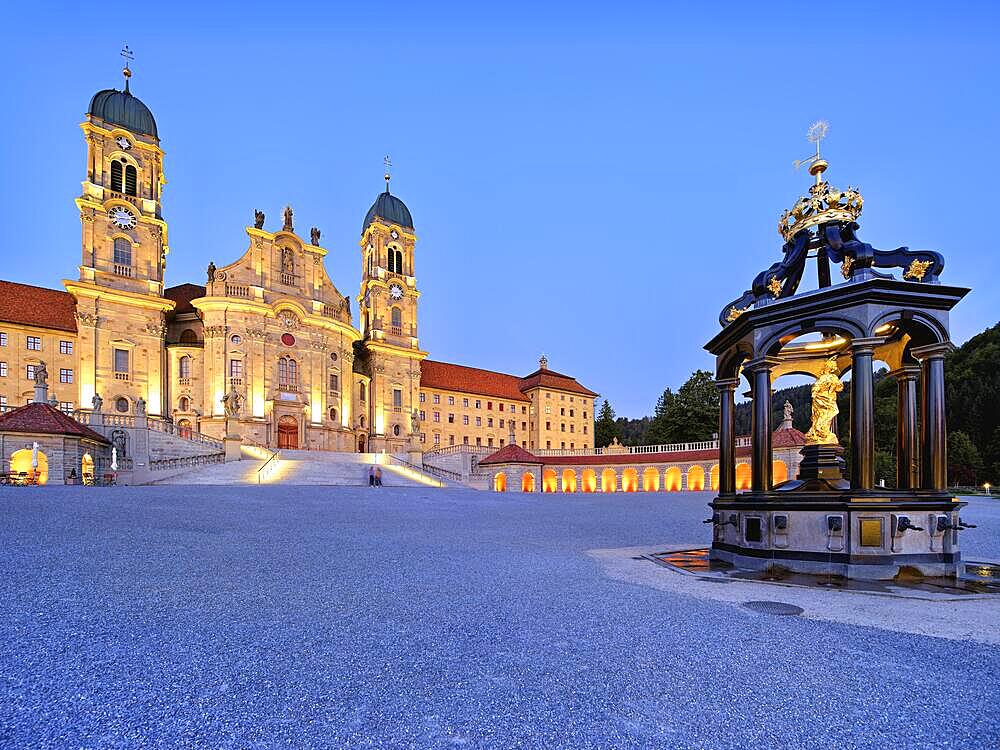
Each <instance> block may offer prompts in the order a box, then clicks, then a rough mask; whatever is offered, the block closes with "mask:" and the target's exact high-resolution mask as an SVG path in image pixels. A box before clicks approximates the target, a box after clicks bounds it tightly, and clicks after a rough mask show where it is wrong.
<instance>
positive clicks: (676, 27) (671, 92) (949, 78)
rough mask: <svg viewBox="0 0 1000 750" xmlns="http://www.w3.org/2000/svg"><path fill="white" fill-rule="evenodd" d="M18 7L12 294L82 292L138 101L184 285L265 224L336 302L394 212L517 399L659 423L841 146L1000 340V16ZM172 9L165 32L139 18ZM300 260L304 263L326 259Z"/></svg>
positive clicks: (451, 338) (960, 321)
mask: <svg viewBox="0 0 1000 750" xmlns="http://www.w3.org/2000/svg"><path fill="white" fill-rule="evenodd" d="M871 5H872V6H876V5H877V7H871V8H865V6H864V5H853V4H851V3H845V2H841V3H832V4H831V3H801V2H798V3H788V4H782V5H777V4H764V3H734V4H727V3H687V4H683V5H680V4H678V5H670V4H661V3H655V4H654V3H649V4H644V3H639V4H630V3H602V4H590V3H582V2H575V3H572V4H570V3H518V2H504V3H502V4H499V3H498V4H496V5H495V6H492V7H487V6H480V5H479V4H477V3H462V4H457V3H455V4H440V5H435V4H433V3H413V2H410V3H405V4H394V3H391V2H379V3H364V4H359V5H353V6H347V5H344V6H341V5H337V4H320V3H317V4H314V5H297V4H295V3H284V4H282V5H280V6H279V5H278V4H273V5H268V6H265V5H260V4H239V5H236V4H231V5H219V4H211V3H205V2H202V3H189V2H162V3H152V4H150V3H147V4H141V5H139V4H134V3H125V4H118V5H107V6H95V5H93V4H86V3H74V4H72V5H70V4H67V5H66V6H65V7H59V6H53V5H47V4H45V3H33V4H30V3H20V4H16V5H14V6H11V7H9V8H8V9H7V10H6V11H5V19H4V21H5V22H4V26H5V28H4V29H3V31H2V32H0V35H2V37H0V42H2V46H0V56H2V59H3V62H4V66H3V70H4V76H3V80H2V81H0V93H2V96H3V102H4V107H3V116H2V118H0V149H2V150H0V164H2V175H3V179H2V180H0V199H2V200H0V212H2V216H0V277H2V278H6V279H11V280H15V281H22V282H27V283H33V284H39V285H43V286H52V287H57V286H59V284H60V280H61V279H63V278H68V277H75V275H76V271H75V268H76V265H77V264H78V263H79V257H80V256H79V254H80V248H79V242H80V241H79V234H80V229H79V219H78V215H77V211H76V208H75V206H74V204H73V198H74V197H75V196H76V195H77V194H78V193H79V185H80V181H81V180H82V179H83V178H84V161H85V160H84V155H85V151H84V144H83V139H82V136H81V132H80V130H79V128H78V127H77V125H78V123H80V122H81V121H82V119H83V116H84V113H85V112H86V108H87V104H88V102H89V100H90V97H91V95H92V94H93V93H94V92H95V91H97V90H99V89H102V88H106V87H111V86H115V87H120V86H121V76H120V74H119V69H120V67H121V66H120V63H121V58H119V57H118V51H119V50H120V49H121V46H122V43H123V42H128V44H129V45H130V46H131V47H132V49H133V50H134V51H135V55H136V59H135V62H134V64H133V69H134V72H135V75H134V78H133V79H132V82H133V92H134V93H135V94H136V95H138V96H139V97H140V98H142V100H143V101H144V102H146V104H147V105H148V106H149V107H150V108H151V109H152V111H153V113H154V115H155V116H156V120H157V123H158V126H159V131H160V137H161V139H162V144H161V145H162V146H163V148H164V149H165V151H166V162H165V168H166V175H167V178H168V180H169V184H168V185H167V187H166V190H165V196H164V217H165V218H166V219H167V221H168V222H169V224H170V245H171V254H170V258H169V265H168V269H167V273H168V279H167V280H168V283H169V284H178V283H182V282H185V281H193V282H197V283H204V269H205V266H206V265H207V264H208V262H209V261H210V260H214V261H215V263H216V264H219V265H222V264H223V263H227V262H230V261H232V260H234V259H235V258H237V257H238V256H239V255H240V254H241V253H242V252H243V250H244V249H245V247H246V244H247V238H246V235H245V234H244V232H243V227H244V226H245V225H246V224H248V223H250V222H251V220H252V215H253V214H252V212H253V209H254V208H260V209H263V210H265V211H266V212H267V214H268V226H269V227H272V228H273V227H275V226H277V223H278V222H279V221H280V219H279V214H280V209H281V207H282V206H283V205H284V204H285V203H291V204H292V205H293V207H294V208H295V211H296V224H297V226H298V227H299V228H300V229H301V230H306V229H308V227H309V226H311V225H314V224H315V225H317V226H319V227H320V228H321V229H322V230H323V244H324V245H325V246H327V247H328V248H329V249H330V250H331V253H330V256H329V257H328V268H329V270H330V273H331V276H332V278H333V280H334V282H335V283H336V284H337V285H338V287H339V288H340V290H341V292H343V293H345V294H348V295H350V296H353V295H354V294H356V293H357V286H358V281H359V273H360V261H359V249H358V245H357V242H358V234H359V231H360V228H361V221H362V218H363V217H364V214H365V212H366V210H367V209H368V207H369V205H370V204H371V202H372V201H373V200H374V198H375V196H376V194H377V193H378V192H379V191H380V190H381V189H382V184H383V183H382V163H381V162H382V157H383V156H384V155H385V154H387V153H388V154H390V155H391V156H392V159H393V162H394V164H395V168H394V170H393V171H394V178H393V192H394V193H396V194H397V195H399V196H400V197H402V198H403V199H404V200H405V201H406V203H407V205H408V206H409V207H410V209H411V211H412V212H413V216H414V223H415V224H416V230H417V235H418V238H419V242H418V245H417V260H416V263H417V277H418V284H419V287H420V289H421V290H422V291H423V293H424V296H423V297H422V298H421V309H420V315H421V330H420V333H421V342H422V344H423V345H424V347H425V348H427V349H428V350H429V351H430V352H431V356H432V357H434V358H436V359H443V360H446V361H452V362H461V363H466V364H470V365H476V366H480V367H486V368H492V369H499V370H505V371H510V372H515V373H520V374H525V373H527V372H529V371H531V370H532V369H534V367H535V366H536V362H537V358H538V356H539V354H541V353H542V352H544V353H545V354H547V355H548V357H549V362H550V366H551V367H552V368H554V369H557V370H560V371H563V372H568V373H570V374H572V375H574V376H576V377H578V378H579V380H580V381H581V382H583V383H585V384H586V385H588V386H589V387H591V388H593V389H594V390H597V391H600V392H601V393H602V394H605V395H606V396H608V398H610V400H611V402H612V405H613V406H614V407H615V409H616V410H617V412H618V413H619V414H621V415H628V416H640V415H642V414H645V413H649V412H650V411H651V410H652V407H653V404H654V403H655V401H656V398H657V396H658V395H659V393H660V392H661V391H662V390H663V388H664V387H666V386H671V387H674V388H676V387H677V386H678V385H680V384H681V383H682V382H683V381H684V380H685V379H686V377H687V376H688V375H689V374H690V372H691V371H692V370H694V369H695V368H698V367H702V368H708V369H711V367H712V359H711V357H709V355H708V354H707V353H705V352H704V351H703V350H702V345H703V344H704V343H705V342H706V341H707V340H708V339H709V338H710V337H711V336H712V335H714V333H715V332H716V331H717V330H718V323H717V322H716V316H717V314H718V311H719V310H720V309H721V307H722V306H723V305H724V304H725V303H726V302H728V301H729V300H731V299H733V298H735V297H736V296H738V295H739V294H740V292H741V291H742V290H743V289H744V288H746V286H747V285H748V284H749V282H750V280H751V279H752V278H753V276H754V275H755V274H756V273H757V272H758V271H759V270H761V269H763V268H765V267H766V266H767V265H769V264H770V263H771V262H773V261H774V260H776V259H778V258H779V257H780V245H781V241H780V239H779V237H778V235H777V233H776V230H775V225H776V222H777V218H778V216H779V214H780V213H781V211H782V210H783V209H784V208H786V207H788V206H790V205H791V203H792V202H793V201H794V200H795V199H796V197H797V196H798V195H799V194H800V193H801V191H803V190H804V189H806V187H807V185H808V179H809V178H808V175H806V174H804V173H801V172H799V173H796V172H795V171H794V170H793V169H792V166H791V163H792V161H793V160H794V159H796V158H800V157H803V156H806V155H808V153H809V150H810V147H809V144H808V143H807V142H806V141H805V139H804V133H805V129H806V127H807V126H808V125H809V123H810V122H812V121H813V120H815V119H817V118H825V119H827V120H829V121H830V123H831V129H830V135H829V138H828V139H827V141H826V145H825V148H824V152H825V155H826V156H827V158H828V159H829V160H830V163H831V166H830V170H829V172H828V173H827V175H828V177H829V178H830V180H831V182H833V183H834V184H836V185H840V186H846V185H847V184H854V185H857V186H859V187H860V188H861V189H862V191H863V193H864V196H865V210H864V214H863V215H862V217H861V223H862V232H861V236H862V238H863V239H864V240H865V241H868V242H871V243H873V244H874V245H875V246H876V247H882V248H889V247H896V246H898V245H908V246H910V247H912V248H931V249H935V250H939V251H941V252H943V253H944V254H945V256H946V259H947V267H946V269H945V273H944V277H943V278H944V281H946V282H948V283H955V284H964V285H969V286H972V287H974V291H973V293H972V294H970V295H969V297H967V298H966V300H965V301H964V302H963V303H962V304H961V305H960V306H959V308H958V309H957V311H956V312H955V314H954V315H953V320H952V329H953V334H954V337H955V339H956V340H957V341H959V342H961V341H964V340H965V339H967V338H968V337H969V336H971V335H973V334H975V333H976V332H978V331H980V330H981V329H983V328H985V327H986V326H988V325H991V324H993V323H995V322H997V319H998V318H1000V304H998V303H997V299H998V292H997V288H998V284H1000V261H998V251H997V244H998V240H997V236H996V232H995V230H994V229H993V224H994V214H995V213H996V211H997V206H998V201H1000V190H998V187H997V185H998V181H997V179H996V177H995V175H994V172H995V170H996V166H995V165H996V162H997V160H998V155H1000V154H998V146H997V141H998V133H1000V127H998V126H1000V114H998V113H1000V96H998V94H1000V91H998V71H1000V51H998V46H1000V43H998V41H997V39H998V32H1000V23H998V20H1000V14H998V11H997V8H996V7H995V6H991V5H990V4H987V3H980V4H966V3H961V2H949V3H934V4H926V3H918V2H907V3H893V4H889V3H879V4H871ZM147 9H149V10H147ZM303 233H304V231H303Z"/></svg>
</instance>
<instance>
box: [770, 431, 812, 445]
mask: <svg viewBox="0 0 1000 750" xmlns="http://www.w3.org/2000/svg"><path fill="white" fill-rule="evenodd" d="M805 444H806V436H805V435H803V434H802V433H801V432H799V431H798V430H796V429H795V428H794V427H786V428H784V429H777V430H775V431H774V434H772V435H771V447H772V448H795V447H796V446H800V445H805Z"/></svg>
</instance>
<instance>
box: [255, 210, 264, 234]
mask: <svg viewBox="0 0 1000 750" xmlns="http://www.w3.org/2000/svg"><path fill="white" fill-rule="evenodd" d="M253 227H254V229H263V228H264V212H263V211H258V210H257V209H256V208H255V209H254V210H253Z"/></svg>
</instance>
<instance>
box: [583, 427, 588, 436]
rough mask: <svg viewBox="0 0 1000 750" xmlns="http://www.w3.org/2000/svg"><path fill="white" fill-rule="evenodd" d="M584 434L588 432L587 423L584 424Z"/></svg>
mask: <svg viewBox="0 0 1000 750" xmlns="http://www.w3.org/2000/svg"><path fill="white" fill-rule="evenodd" d="M583 434H584V435H586V434H587V425H584V426H583Z"/></svg>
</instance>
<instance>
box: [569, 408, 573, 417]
mask: <svg viewBox="0 0 1000 750" xmlns="http://www.w3.org/2000/svg"><path fill="white" fill-rule="evenodd" d="M569 415H570V416H571V417H572V416H573V410H572V409H570V410H569Z"/></svg>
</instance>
